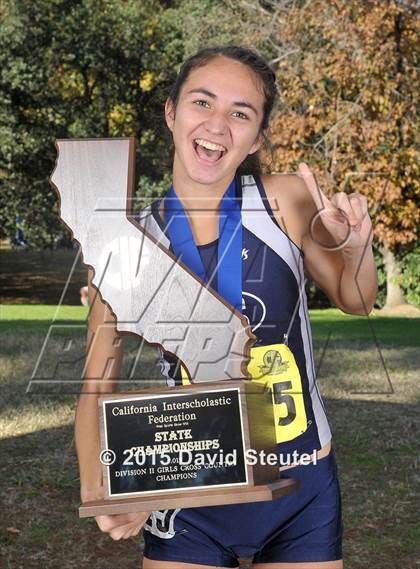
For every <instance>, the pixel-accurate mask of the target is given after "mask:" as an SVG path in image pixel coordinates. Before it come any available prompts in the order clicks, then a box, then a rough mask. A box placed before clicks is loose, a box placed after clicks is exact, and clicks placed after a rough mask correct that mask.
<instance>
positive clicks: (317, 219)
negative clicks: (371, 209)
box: [299, 162, 373, 252]
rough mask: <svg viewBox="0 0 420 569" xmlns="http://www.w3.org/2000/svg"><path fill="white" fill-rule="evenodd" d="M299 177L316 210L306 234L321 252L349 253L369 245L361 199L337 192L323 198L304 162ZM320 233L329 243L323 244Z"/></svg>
mask: <svg viewBox="0 0 420 569" xmlns="http://www.w3.org/2000/svg"><path fill="white" fill-rule="evenodd" d="M299 176H300V177H301V178H302V179H303V180H304V182H305V184H306V187H307V188H308V191H309V193H310V194H311V196H312V199H313V200H314V203H315V206H316V209H317V213H316V214H315V215H314V216H313V218H312V221H311V227H310V230H311V236H312V238H313V239H314V240H315V241H316V242H317V243H318V244H319V245H320V246H321V247H322V248H324V249H330V250H338V249H343V250H345V251H346V252H351V251H352V250H356V249H360V248H364V247H366V246H367V245H370V244H371V243H372V239H373V230H372V222H371V219H370V217H369V213H368V206H367V199H366V197H365V196H363V195H361V194H358V193H352V194H346V193H344V192H337V193H336V194H334V195H333V196H332V198H331V199H329V198H327V196H326V195H325V194H324V193H323V191H322V190H321V189H320V188H319V186H318V184H317V182H316V180H315V176H314V175H313V174H312V172H311V170H310V169H309V167H308V166H307V164H305V163H304V162H301V163H300V164H299ZM319 224H321V225H319ZM322 229H324V230H326V231H327V232H328V234H329V235H330V237H331V238H332V239H327V240H326V239H325V236H323V235H322V233H323V231H322ZM324 234H325V232H324ZM326 241H328V243H327V242H326Z"/></svg>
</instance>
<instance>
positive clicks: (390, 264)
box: [382, 247, 407, 308]
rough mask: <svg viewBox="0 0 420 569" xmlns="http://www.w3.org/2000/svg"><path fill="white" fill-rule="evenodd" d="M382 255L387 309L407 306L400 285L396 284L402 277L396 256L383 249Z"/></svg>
mask: <svg viewBox="0 0 420 569" xmlns="http://www.w3.org/2000/svg"><path fill="white" fill-rule="evenodd" d="M382 254H383V257H384V265H385V271H386V302H385V308H393V307H394V306H399V305H401V304H407V301H406V300H405V298H404V294H403V291H402V288H401V287H400V285H399V284H398V283H397V282H396V280H397V278H398V277H399V276H400V269H399V268H398V265H397V261H396V259H395V255H394V253H393V252H392V251H390V250H389V249H387V248H386V247H383V249H382Z"/></svg>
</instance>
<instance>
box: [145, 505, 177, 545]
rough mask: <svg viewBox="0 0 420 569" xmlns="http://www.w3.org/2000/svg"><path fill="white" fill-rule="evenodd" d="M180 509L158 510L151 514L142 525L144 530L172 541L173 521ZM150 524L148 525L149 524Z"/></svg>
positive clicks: (173, 534) (173, 532)
mask: <svg viewBox="0 0 420 569" xmlns="http://www.w3.org/2000/svg"><path fill="white" fill-rule="evenodd" d="M180 511H181V508H178V509H177V510H160V511H157V512H152V513H151V514H150V517H149V519H148V520H147V522H146V523H145V524H144V529H145V530H147V531H150V533H152V534H153V535H156V536H157V537H161V538H162V539H172V538H173V537H174V536H175V531H174V520H175V516H176V515H177V513H178V512H180ZM149 522H150V523H149Z"/></svg>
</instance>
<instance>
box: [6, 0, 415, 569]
mask: <svg viewBox="0 0 420 569" xmlns="http://www.w3.org/2000/svg"><path fill="white" fill-rule="evenodd" d="M417 6H418V3H417V2H416V1H415V0H406V1H403V0H399V1H398V0H367V1H362V0H350V1H345V0H312V1H308V0H265V1H263V0H259V1H258V0H200V2H198V1H197V0H174V1H171V0H167V1H164V0H160V1H159V0H144V1H139V0H126V1H124V2H123V1H120V0H103V1H95V0H72V1H64V0H37V1H35V2H32V1H29V0H21V1H12V0H2V2H1V4H0V133H1V136H0V184H1V192H0V245H1V247H0V263H1V274H0V283H1V290H0V297H1V319H0V346H1V352H0V382H1V384H0V385H1V392H0V404H1V408H0V450H1V457H2V459H1V462H0V481H1V486H0V492H1V501H2V512H3V515H2V516H1V519H0V565H1V566H2V567H5V568H6V567H7V568H11V569H18V568H21V567H22V568H23V567H24V568H25V569H32V568H40V569H44V568H45V569H47V568H48V569H50V568H51V569H53V568H58V567H60V568H62V567H64V568H67V569H70V568H82V567H83V568H88V567H89V568H99V567H100V568H101V569H108V568H109V569H111V568H114V567H119V566H122V565H123V566H124V567H139V561H140V556H141V540H140V538H131V539H130V540H128V541H119V542H114V541H113V540H112V539H111V538H110V537H108V536H107V535H105V534H102V533H101V532H100V530H99V529H98V528H97V526H96V524H95V522H94V520H91V519H83V520H79V519H78V515H77V507H78V505H79V480H78V470H77V462H76V456H75V451H74V441H73V421H74V411H75V407H76V403H77V393H78V390H79V389H80V381H81V376H82V368H83V358H84V350H85V340H86V320H87V316H88V308H87V307H86V306H83V305H82V304H81V302H80V294H79V290H80V287H82V286H84V285H85V284H86V277H87V269H86V267H84V266H83V264H82V263H81V261H80V254H79V250H78V249H77V247H75V246H74V244H72V242H71V239H70V236H69V234H68V233H67V232H66V230H65V229H64V227H63V225H62V224H61V223H60V220H59V217H58V204H57V199H56V195H55V193H54V192H53V190H52V189H51V187H50V186H49V184H48V176H49V175H50V173H51V171H52V169H53V165H54V161H55V157H56V149H55V146H54V142H55V140H56V139H59V138H79V137H80V138H84V137H93V138H96V137H114V136H134V137H135V138H136V140H137V165H136V167H137V182H136V183H137V188H138V190H137V196H138V198H139V200H138V201H139V203H138V207H142V206H143V205H144V203H145V202H148V201H151V200H152V199H154V198H156V197H158V196H160V195H162V194H163V193H164V192H165V191H166V190H167V188H168V184H169V179H168V165H169V164H170V160H171V148H170V144H169V143H168V134H167V132H165V128H164V121H163V104H164V101H165V98H166V96H167V94H168V92H169V88H170V86H171V83H172V81H173V80H174V78H175V76H176V74H177V71H178V69H179V66H180V64H181V63H182V61H183V60H184V59H185V58H186V57H188V56H189V55H191V54H192V53H194V52H195V51H197V50H198V49H199V48H201V47H205V46H212V45H222V44H223V45H224V44H228V43H236V44H242V45H246V46H249V47H254V48H257V49H258V50H259V51H260V52H261V53H262V54H263V55H264V56H265V57H266V58H267V59H268V61H270V63H271V65H272V67H273V69H274V70H275V71H276V74H277V79H278V84H279V87H280V92H281V93H280V101H279V104H278V106H277V108H276V110H275V116H274V117H273V122H272V128H271V137H270V138H271V143H272V145H271V148H269V149H267V150H266V152H265V154H264V162H265V168H266V170H267V171H269V172H270V171H271V172H295V171H296V170H297V165H298V163H299V162H300V161H304V162H306V163H308V165H309V166H310V167H311V169H312V170H313V171H314V172H315V173H316V176H317V180H318V183H319V184H320V186H321V187H322V188H323V190H324V191H325V192H326V193H327V194H328V193H332V192H334V191H346V192H355V191H357V192H360V193H363V194H365V195H366V196H367V198H368V202H369V207H370V213H371V216H372V218H373V223H374V227H375V255H376V260H377V266H378V271H379V285H380V287H379V294H378V299H377V304H376V307H375V310H374V311H373V313H372V314H371V315H370V316H369V317H356V316H349V315H345V314H343V313H341V312H340V311H339V310H337V309H335V308H334V307H331V306H330V305H329V303H328V301H327V299H326V298H325V296H324V295H323V294H322V293H321V292H320V291H319V290H317V289H316V287H315V285H314V284H313V283H310V282H309V283H308V295H309V300H310V306H311V317H312V327H313V333H314V347H315V362H316V367H317V371H318V379H319V386H320V389H321V392H322V395H323V398H324V401H325V404H326V407H327V413H328V417H329V419H330V422H331V426H332V430H333V435H334V439H333V440H334V448H335V451H336V456H337V462H338V466H339V473H340V481H341V488H342V496H343V516H344V532H345V533H344V555H345V566H346V568H347V569H362V568H363V569H365V568H369V569H370V568H372V569H391V568H392V569H393V568H395V567H396V566H397V564H398V566H400V567H404V569H414V568H415V567H420V561H419V559H420V525H419V522H418V503H419V486H420V470H419V436H418V435H419V427H420V413H419V399H420V385H419V377H418V364H419V350H418V348H419V343H420V327H419V323H420V285H419V273H420V269H419V265H420V263H419V262H420V249H419V245H418V236H417V228H418V225H419V210H418V204H419V195H420V188H419V178H418V173H419V161H418V158H419V156H418V149H417V148H416V146H415V138H416V131H417V128H418V112H417V107H416V101H417V97H418V92H419V49H418V46H419V38H418V30H419V14H418V7H417ZM124 342H125V356H124V364H123V371H122V378H124V379H126V381H127V382H128V384H129V387H128V388H130V389H131V388H133V389H135V388H139V387H144V385H145V383H144V379H142V378H150V379H151V380H156V383H159V380H158V377H159V370H158V367H157V362H156V354H155V350H154V349H152V348H148V347H146V348H145V349H143V350H142V355H141V358H142V359H141V366H139V365H136V358H137V355H138V351H139V348H140V341H139V340H138V341H137V340H136V339H134V338H125V340H124ZM66 352H68V356H67V357H63V354H65V353H66ZM58 361H60V365H59V366H58V364H57V362H58ZM416 372H417V373H416ZM40 378H43V379H42V380H41V379H40ZM45 378H47V381H46V382H45V381H44V379H45ZM57 378H58V380H57ZM75 380H76V381H75ZM125 388H127V383H126V384H125V385H124V389H125ZM248 564H249V560H245V564H244V566H248Z"/></svg>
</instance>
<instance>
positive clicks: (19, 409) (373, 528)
mask: <svg viewBox="0 0 420 569" xmlns="http://www.w3.org/2000/svg"><path fill="white" fill-rule="evenodd" d="M82 276H83V275H82ZM82 281H83V279H81V281H80V282H82ZM22 298H23V297H22ZM55 300H56V299H55V298H54V299H52V300H50V304H47V303H46V304H44V305H40V306H37V305H27V304H19V305H4V306H3V307H2V310H1V319H0V342H1V353H0V358H1V359H0V382H1V415H0V437H1V438H0V448H1V456H2V461H1V463H0V481H1V490H0V491H1V500H2V504H3V508H2V512H3V515H2V518H1V520H0V540H1V547H0V551H1V553H0V556H1V557H0V566H1V567H5V568H11V569H20V568H22V569H23V568H25V569H32V568H37V569H38V568H39V569H55V568H57V569H58V568H60V569H61V568H68V569H70V568H95V569H96V568H98V569H99V568H100V569H111V568H116V567H125V568H131V567H133V568H135V567H137V568H138V567H140V557H141V544H142V542H141V539H140V538H131V539H130V540H128V541H123V542H114V541H113V540H112V539H111V538H109V537H108V536H107V535H105V534H102V533H101V532H100V531H99V529H97V527H96V524H95V522H94V521H93V520H91V519H83V520H79V519H78V517H77V507H78V505H79V495H78V492H79V488H78V487H79V481H78V470H77V463H76V457H75V452H74V445H73V421H74V410H75V406H76V401H77V391H78V389H79V387H80V385H79V383H78V382H77V381H76V383H75V382H74V378H80V377H81V370H82V367H83V354H84V346H85V335H86V330H85V322H86V317H87V309H86V308H84V307H81V306H62V307H60V309H59V310H58V311H57V307H56V305H54V302H55ZM311 316H312V326H313V334H314V351H315V362H316V366H317V370H318V378H319V386H320V390H321V393H322V395H323V398H324V402H325V405H326V408H327V413H328V417H329V420H330V423H331V427H332V431H333V435H334V437H333V441H334V448H335V451H336V457H337V462H338V467H339V474H340V483H341V489H342V498H343V517H344V527H345V536H344V554H345V561H346V563H345V567H346V569H362V568H363V569H366V568H369V569H391V568H392V569H394V568H395V567H396V566H399V567H403V568H404V569H414V568H416V567H417V568H418V567H420V564H419V561H418V559H420V526H419V523H418V503H419V495H420V492H419V486H420V472H419V437H418V433H419V432H420V429H419V427H420V413H419V411H420V410H419V400H420V397H419V396H420V387H419V379H418V371H417V370H418V364H419V350H418V346H419V344H420V326H419V323H420V322H419V319H405V318H392V317H372V318H369V319H367V318H360V317H351V316H347V315H342V314H341V313H340V312H339V311H337V310H324V311H312V313H311ZM52 324H53V325H52ZM51 325H52V326H51ZM124 341H125V358H124V366H123V370H122V374H121V377H122V381H123V382H124V384H123V385H124V389H131V388H137V387H144V386H145V385H146V384H147V381H146V378H147V379H151V380H153V381H156V380H157V378H158V376H159V371H158V369H157V366H156V361H155V350H154V349H153V348H150V347H147V346H146V347H145V348H143V349H142V357H141V366H140V367H139V366H137V367H135V366H134V362H135V360H136V357H137V356H138V352H139V349H140V348H141V344H140V342H139V341H137V340H136V339H134V338H131V337H127V338H125V340H124ZM57 362H59V365H58V364H57ZM57 378H59V379H60V381H57ZM45 380H48V381H47V382H45ZM65 380H67V381H65ZM70 380H73V381H70ZM248 565H249V561H245V562H244V563H243V567H247V566H248Z"/></svg>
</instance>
